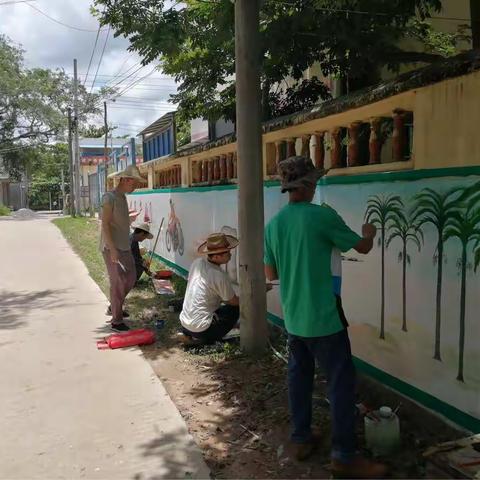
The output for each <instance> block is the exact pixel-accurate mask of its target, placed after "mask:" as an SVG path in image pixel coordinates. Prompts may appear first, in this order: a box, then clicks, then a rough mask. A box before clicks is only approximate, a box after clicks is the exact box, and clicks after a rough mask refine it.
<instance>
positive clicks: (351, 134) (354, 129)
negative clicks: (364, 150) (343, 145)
mask: <svg viewBox="0 0 480 480" xmlns="http://www.w3.org/2000/svg"><path fill="white" fill-rule="evenodd" d="M361 125H362V124H361V122H354V123H352V124H351V125H350V126H349V127H348V166H349V167H356V166H358V165H360V145H359V143H358V135H359V133H360V132H359V130H360V126H361Z"/></svg>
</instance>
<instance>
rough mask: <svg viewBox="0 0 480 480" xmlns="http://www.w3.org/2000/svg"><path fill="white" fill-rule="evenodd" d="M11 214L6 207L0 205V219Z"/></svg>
mask: <svg viewBox="0 0 480 480" xmlns="http://www.w3.org/2000/svg"><path fill="white" fill-rule="evenodd" d="M11 213H12V211H11V210H10V209H9V208H8V207H6V206H5V205H2V204H0V217H6V216H7V215H10V214H11Z"/></svg>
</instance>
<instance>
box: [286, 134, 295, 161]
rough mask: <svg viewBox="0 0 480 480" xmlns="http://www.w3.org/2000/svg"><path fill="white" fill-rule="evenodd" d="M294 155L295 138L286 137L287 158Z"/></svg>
mask: <svg viewBox="0 0 480 480" xmlns="http://www.w3.org/2000/svg"><path fill="white" fill-rule="evenodd" d="M294 155H296V152H295V138H287V158H288V157H293V156H294Z"/></svg>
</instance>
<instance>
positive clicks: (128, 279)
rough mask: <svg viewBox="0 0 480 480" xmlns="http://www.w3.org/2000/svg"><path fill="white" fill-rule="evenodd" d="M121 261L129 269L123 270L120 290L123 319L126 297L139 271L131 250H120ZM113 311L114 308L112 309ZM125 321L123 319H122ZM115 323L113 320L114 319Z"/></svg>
mask: <svg viewBox="0 0 480 480" xmlns="http://www.w3.org/2000/svg"><path fill="white" fill-rule="evenodd" d="M119 257H120V262H122V265H123V266H124V267H125V269H126V270H127V271H126V272H123V271H122V272H121V274H120V278H121V289H120V291H119V299H118V300H119V302H121V307H120V308H121V311H122V319H123V304H124V302H125V298H126V297H127V295H128V292H130V290H132V288H133V287H134V286H135V282H136V279H137V271H136V268H135V260H134V258H133V255H132V253H131V252H130V251H125V252H119ZM112 313H113V310H112ZM122 322H123V320H122ZM112 323H113V320H112Z"/></svg>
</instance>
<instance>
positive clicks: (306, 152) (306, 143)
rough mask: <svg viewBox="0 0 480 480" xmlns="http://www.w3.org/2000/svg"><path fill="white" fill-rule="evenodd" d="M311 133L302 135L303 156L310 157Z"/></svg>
mask: <svg viewBox="0 0 480 480" xmlns="http://www.w3.org/2000/svg"><path fill="white" fill-rule="evenodd" d="M310 138H311V135H302V156H304V157H307V158H310Z"/></svg>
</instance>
